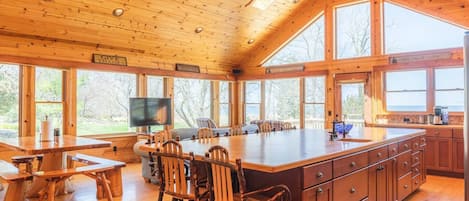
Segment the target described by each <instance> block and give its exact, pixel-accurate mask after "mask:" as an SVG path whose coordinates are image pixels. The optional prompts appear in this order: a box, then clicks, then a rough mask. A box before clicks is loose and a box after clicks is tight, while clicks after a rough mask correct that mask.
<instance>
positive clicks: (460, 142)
mask: <svg viewBox="0 0 469 201" xmlns="http://www.w3.org/2000/svg"><path fill="white" fill-rule="evenodd" d="M453 172H458V173H464V139H453Z"/></svg>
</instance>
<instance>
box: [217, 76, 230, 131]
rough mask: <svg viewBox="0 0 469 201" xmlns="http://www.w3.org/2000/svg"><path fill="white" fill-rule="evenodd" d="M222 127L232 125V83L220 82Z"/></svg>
mask: <svg viewBox="0 0 469 201" xmlns="http://www.w3.org/2000/svg"><path fill="white" fill-rule="evenodd" d="M219 94H220V106H219V110H220V111H219V116H220V126H229V125H230V83H229V82H220V90H219Z"/></svg>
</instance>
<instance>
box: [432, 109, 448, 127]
mask: <svg viewBox="0 0 469 201" xmlns="http://www.w3.org/2000/svg"><path fill="white" fill-rule="evenodd" d="M433 112H434V116H433V124H435V125H442V124H443V125H447V124H448V108H447V107H442V106H435V107H433Z"/></svg>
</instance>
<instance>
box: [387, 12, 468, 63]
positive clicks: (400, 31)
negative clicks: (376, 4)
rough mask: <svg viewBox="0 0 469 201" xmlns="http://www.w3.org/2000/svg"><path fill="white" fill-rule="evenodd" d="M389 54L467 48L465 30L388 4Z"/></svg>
mask: <svg viewBox="0 0 469 201" xmlns="http://www.w3.org/2000/svg"><path fill="white" fill-rule="evenodd" d="M384 19H385V20H384V25H385V32H384V34H385V52H386V53H387V54H392V53H401V52H412V51H422V50H433V49H444V48H454V47H462V46H463V37H464V32H465V30H464V29H462V28H460V27H458V26H455V25H452V24H448V23H446V22H443V21H440V20H438V19H436V18H433V17H430V16H427V15H423V14H420V13H417V12H414V11H411V10H409V9H406V8H403V7H400V6H397V5H394V4H391V3H384Z"/></svg>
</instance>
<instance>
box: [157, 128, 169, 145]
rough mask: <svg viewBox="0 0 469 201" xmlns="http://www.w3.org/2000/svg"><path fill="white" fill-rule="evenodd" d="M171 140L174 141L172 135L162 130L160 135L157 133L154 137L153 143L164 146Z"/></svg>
mask: <svg viewBox="0 0 469 201" xmlns="http://www.w3.org/2000/svg"><path fill="white" fill-rule="evenodd" d="M171 139H173V138H172V135H171V133H170V132H168V131H167V130H162V131H160V132H158V133H155V134H154V136H153V142H154V143H159V144H163V143H164V142H166V141H168V140H171Z"/></svg>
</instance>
